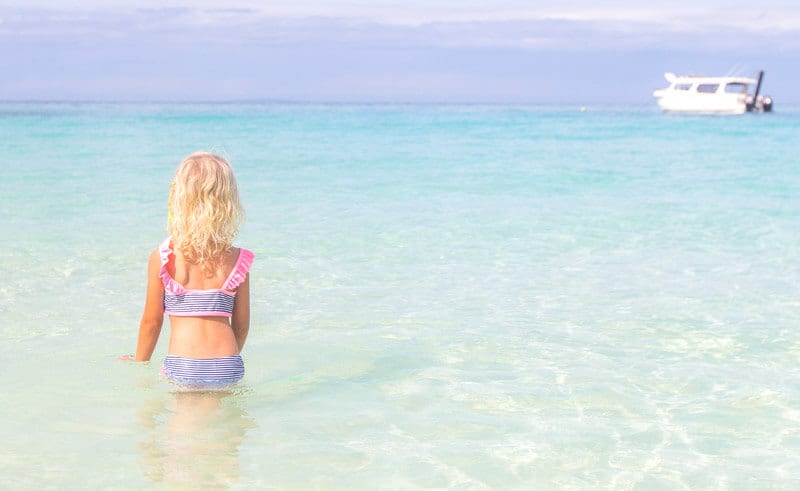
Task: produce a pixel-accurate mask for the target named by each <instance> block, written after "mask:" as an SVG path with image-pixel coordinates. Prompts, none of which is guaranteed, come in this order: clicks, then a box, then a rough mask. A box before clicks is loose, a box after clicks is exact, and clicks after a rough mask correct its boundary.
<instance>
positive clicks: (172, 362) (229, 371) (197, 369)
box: [162, 355, 244, 387]
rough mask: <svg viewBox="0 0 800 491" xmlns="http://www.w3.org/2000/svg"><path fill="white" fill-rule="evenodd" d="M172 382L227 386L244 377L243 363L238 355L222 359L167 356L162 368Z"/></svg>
mask: <svg viewBox="0 0 800 491" xmlns="http://www.w3.org/2000/svg"><path fill="white" fill-rule="evenodd" d="M162 371H163V373H164V375H166V377H167V378H168V379H170V380H172V381H173V382H178V383H180V384H185V385H192V386H211V387H218V386H220V385H229V384H234V383H236V382H238V381H239V380H241V379H242V377H244V362H243V361H242V357H241V356H239V355H235V356H226V357H223V358H184V357H182V356H174V355H167V357H166V358H164V366H163V367H162Z"/></svg>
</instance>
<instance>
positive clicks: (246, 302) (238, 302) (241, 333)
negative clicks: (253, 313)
mask: <svg viewBox="0 0 800 491" xmlns="http://www.w3.org/2000/svg"><path fill="white" fill-rule="evenodd" d="M231 329H233V335H234V336H235V337H236V344H237V345H238V346H239V352H240V353H241V352H242V348H244V342H245V341H246V340H247V334H248V333H249V332H250V274H249V273H248V275H247V276H245V278H244V281H242V283H241V284H240V285H239V287H238V288H237V289H236V297H235V300H234V302H233V316H232V317H231Z"/></svg>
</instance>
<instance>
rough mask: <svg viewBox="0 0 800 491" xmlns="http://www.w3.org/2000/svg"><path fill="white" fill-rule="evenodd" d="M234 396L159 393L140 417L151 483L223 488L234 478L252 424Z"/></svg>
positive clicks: (145, 469) (145, 464) (143, 457)
mask: <svg viewBox="0 0 800 491" xmlns="http://www.w3.org/2000/svg"><path fill="white" fill-rule="evenodd" d="M240 404H241V398H240V397H238V396H237V394H236V393H233V392H172V393H163V392H162V393H161V394H160V398H158V399H152V400H149V401H148V402H147V403H146V405H145V406H144V407H143V408H142V409H141V411H140V413H139V419H140V423H141V426H142V428H143V429H144V430H145V432H144V435H145V438H144V440H143V441H142V442H141V443H140V445H139V446H140V451H141V463H142V471H143V473H144V475H145V476H146V477H147V478H148V479H150V480H151V481H153V482H157V483H161V484H167V485H170V486H180V487H184V486H185V487H187V488H192V489H196V488H207V489H226V488H228V487H230V486H233V485H235V484H236V483H237V482H238V480H239V445H240V444H241V443H242V440H243V439H244V437H245V434H246V433H247V431H248V430H249V429H251V428H254V427H255V426H256V424H255V422H254V420H253V419H252V418H250V417H249V416H248V415H247V413H246V412H245V411H244V410H243V409H242V408H241V406H240Z"/></svg>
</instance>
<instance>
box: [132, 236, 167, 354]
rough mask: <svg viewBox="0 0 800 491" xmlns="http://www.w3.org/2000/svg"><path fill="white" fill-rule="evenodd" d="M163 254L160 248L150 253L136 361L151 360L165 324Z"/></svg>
mask: <svg viewBox="0 0 800 491" xmlns="http://www.w3.org/2000/svg"><path fill="white" fill-rule="evenodd" d="M160 271H161V256H160V255H159V252H158V249H156V250H154V251H153V253H152V254H150V259H149V261H148V262H147V293H146V295H145V301H144V312H143V313H142V320H141V322H140V323H139V341H138V343H137V344H136V357H135V361H149V360H150V357H151V356H152V355H153V350H155V348H156V343H158V336H159V335H160V334H161V326H162V325H163V324H164V285H163V284H162V283H161V278H160V277H159V273H160Z"/></svg>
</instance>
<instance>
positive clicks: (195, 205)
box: [134, 152, 254, 386]
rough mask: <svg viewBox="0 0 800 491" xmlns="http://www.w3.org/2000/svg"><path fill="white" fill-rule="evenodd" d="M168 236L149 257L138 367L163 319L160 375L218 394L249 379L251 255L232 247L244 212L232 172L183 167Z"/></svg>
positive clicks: (204, 165) (204, 163)
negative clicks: (165, 334)
mask: <svg viewBox="0 0 800 491" xmlns="http://www.w3.org/2000/svg"><path fill="white" fill-rule="evenodd" d="M168 208H169V218H168V221H167V231H168V232H169V234H170V236H169V237H167V239H166V240H165V241H164V242H163V243H162V244H161V245H160V246H159V247H158V248H157V249H156V250H154V251H153V253H152V254H150V260H149V263H148V267H147V295H146V298H145V305H144V313H143V314H142V320H141V323H140V324H139V341H138V344H137V347H136V355H135V358H134V359H135V360H136V361H148V360H150V357H151V356H152V354H153V350H154V349H155V347H156V343H157V342H158V336H159V334H160V333H161V326H162V323H163V320H164V314H165V313H166V314H167V315H168V316H169V318H170V328H171V329H170V331H171V332H170V339H169V350H168V355H167V357H166V358H165V359H164V365H163V366H162V368H161V373H162V374H164V375H165V376H166V377H167V378H168V379H170V380H172V381H174V382H178V383H181V384H187V385H195V386H220V385H227V384H231V383H234V382H237V381H239V380H240V379H241V378H242V377H243V376H244V364H243V362H242V358H241V356H240V353H241V351H242V348H243V347H244V342H245V340H246V339H247V333H248V330H249V328H250V281H249V270H250V266H251V265H252V264H253V258H254V256H253V253H252V252H251V251H249V250H247V249H243V248H238V247H233V246H232V242H233V238H234V237H235V236H236V233H237V230H238V226H239V223H240V222H241V219H242V218H243V215H244V212H243V210H242V206H241V204H240V202H239V193H238V190H237V188H236V180H235V178H234V176H233V169H231V166H230V164H229V163H228V162H227V161H226V160H225V159H223V158H222V157H219V156H217V155H213V154H210V153H205V152H199V153H194V154H192V155H189V156H188V157H186V159H184V161H183V162H181V165H180V166H179V167H178V170H177V172H176V173H175V180H174V181H173V182H172V187H171V189H170V196H169V202H168Z"/></svg>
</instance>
